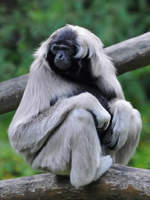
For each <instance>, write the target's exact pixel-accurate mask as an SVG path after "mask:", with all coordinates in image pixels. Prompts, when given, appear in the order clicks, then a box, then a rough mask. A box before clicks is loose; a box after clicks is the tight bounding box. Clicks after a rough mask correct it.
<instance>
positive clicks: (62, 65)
mask: <svg viewBox="0 0 150 200" xmlns="http://www.w3.org/2000/svg"><path fill="white" fill-rule="evenodd" d="M55 66H56V67H57V69H59V70H61V71H65V70H67V69H69V68H70V64H68V63H64V62H63V63H62V62H59V61H58V62H55Z"/></svg>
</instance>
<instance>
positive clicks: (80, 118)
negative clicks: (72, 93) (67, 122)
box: [70, 109, 93, 125]
mask: <svg viewBox="0 0 150 200" xmlns="http://www.w3.org/2000/svg"><path fill="white" fill-rule="evenodd" d="M70 117H71V118H72V120H76V121H77V122H80V123H83V124H86V125H87V124H88V123H90V122H91V121H93V119H92V115H91V113H90V112H89V111H87V110H85V109H74V110H73V111H72V112H71V113H70Z"/></svg>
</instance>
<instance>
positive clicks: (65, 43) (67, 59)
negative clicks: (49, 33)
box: [47, 27, 95, 83]
mask: <svg viewBox="0 0 150 200" xmlns="http://www.w3.org/2000/svg"><path fill="white" fill-rule="evenodd" d="M76 37H77V36H76V33H74V32H73V31H72V30H71V29H70V28H68V27H66V28H64V29H63V30H62V31H61V32H60V33H59V34H58V35H54V36H53V38H52V41H51V43H50V47H49V51H48V55H47V61H48V63H49V65H50V67H51V69H52V70H53V71H55V72H56V73H58V74H60V75H62V76H63V77H67V78H69V79H71V80H74V81H80V82H86V83H89V82H90V83H91V82H92V81H93V80H95V78H94V77H93V75H92V72H91V62H90V59H89V58H88V55H87V56H86V57H85V58H83V59H76V58H75V55H76V53H77V51H78V45H77V42H76Z"/></svg>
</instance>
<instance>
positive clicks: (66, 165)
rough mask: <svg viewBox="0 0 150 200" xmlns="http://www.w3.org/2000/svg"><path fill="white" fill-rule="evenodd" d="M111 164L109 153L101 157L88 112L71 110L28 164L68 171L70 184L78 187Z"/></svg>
mask: <svg viewBox="0 0 150 200" xmlns="http://www.w3.org/2000/svg"><path fill="white" fill-rule="evenodd" d="M45 155H46V156H45ZM111 164H112V159H111V157H110V156H102V151H101V146H100V142H99V138H98V136H97V131H96V128H95V123H94V120H93V117H92V115H91V113H90V112H88V111H86V110H84V109H75V110H73V111H71V112H70V113H69V114H68V116H67V118H66V120H65V122H64V123H62V124H61V126H60V127H59V128H58V129H57V130H56V132H55V133H54V134H53V135H52V136H51V138H50V139H49V141H48V142H47V144H46V146H45V147H44V148H43V149H42V151H41V152H40V154H39V155H38V156H37V157H36V159H35V160H34V162H33V163H32V167H34V168H41V169H42V168H43V169H46V170H49V171H51V172H53V173H55V174H69V172H70V180H71V183H72V185H74V186H75V187H79V186H83V185H87V184H89V183H90V182H92V181H94V180H96V179H98V178H99V177H100V176H101V175H102V174H103V173H104V172H105V171H107V170H108V169H109V168H110V166H111Z"/></svg>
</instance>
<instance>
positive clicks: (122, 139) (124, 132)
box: [107, 100, 134, 150]
mask: <svg viewBox="0 0 150 200" xmlns="http://www.w3.org/2000/svg"><path fill="white" fill-rule="evenodd" d="M133 110H134V109H133V108H132V106H131V104H130V103H129V102H127V101H125V100H117V101H115V102H114V103H113V104H112V111H113V118H112V123H111V130H112V132H111V139H110V141H109V143H108V144H107V146H108V147H109V148H110V149H113V150H119V149H120V148H121V147H123V145H124V144H125V143H126V141H127V139H128V133H129V130H130V124H131V123H132V113H133Z"/></svg>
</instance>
